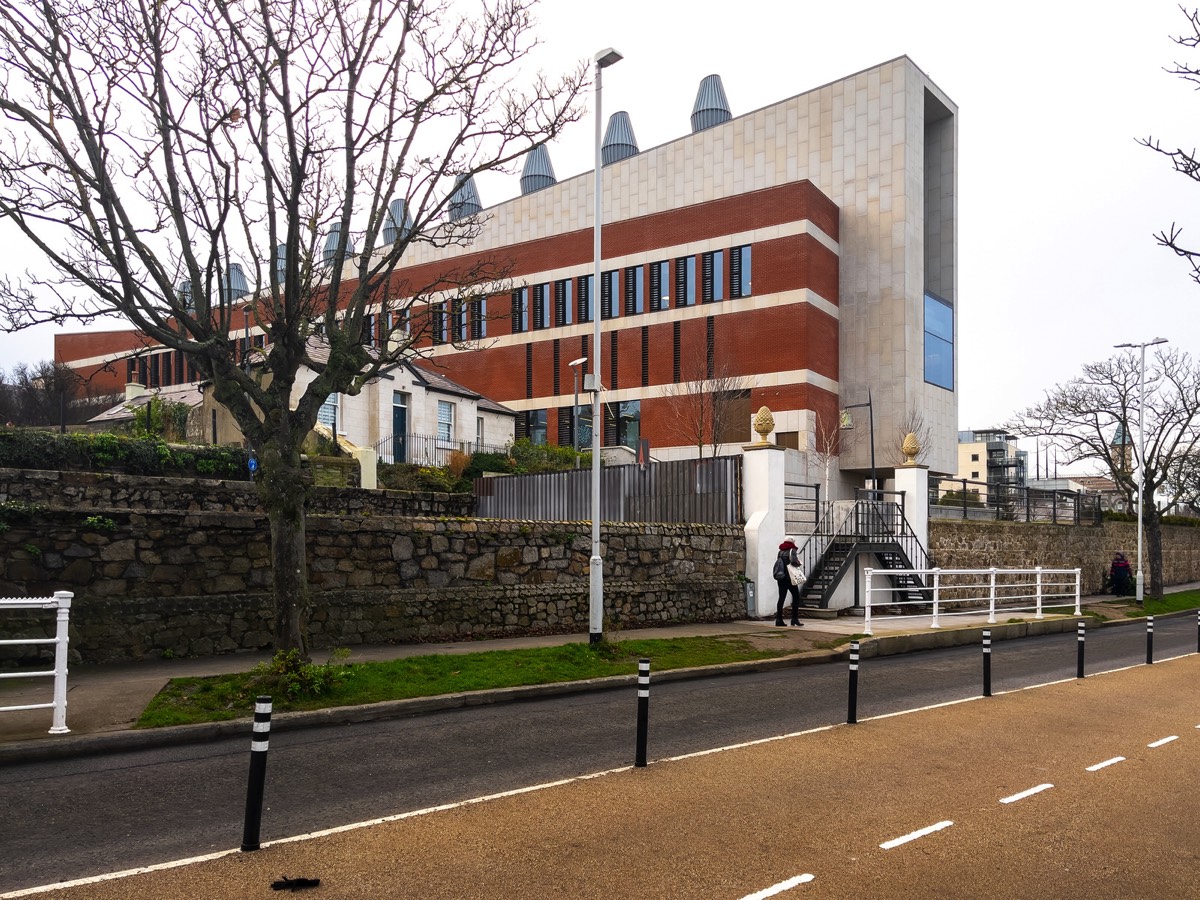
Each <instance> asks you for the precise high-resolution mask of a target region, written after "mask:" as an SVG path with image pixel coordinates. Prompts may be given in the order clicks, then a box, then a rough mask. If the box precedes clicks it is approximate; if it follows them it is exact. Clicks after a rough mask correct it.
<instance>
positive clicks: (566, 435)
mask: <svg viewBox="0 0 1200 900" xmlns="http://www.w3.org/2000/svg"><path fill="white" fill-rule="evenodd" d="M572 412H573V410H572V409H571V407H569V406H560V407H559V408H558V446H560V447H571V446H573V445H574V443H575V442H574V441H573V440H572V438H571V414H572Z"/></svg>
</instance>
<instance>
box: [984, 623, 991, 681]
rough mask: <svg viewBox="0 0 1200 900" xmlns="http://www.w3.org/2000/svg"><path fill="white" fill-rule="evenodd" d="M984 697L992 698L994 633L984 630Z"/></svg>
mask: <svg viewBox="0 0 1200 900" xmlns="http://www.w3.org/2000/svg"><path fill="white" fill-rule="evenodd" d="M983 696H985V697H990V696H992V633H991V631H989V630H988V629H986V628H985V629H984V630H983Z"/></svg>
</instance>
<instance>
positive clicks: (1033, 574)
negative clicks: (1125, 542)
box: [863, 566, 1081, 634]
mask: <svg viewBox="0 0 1200 900" xmlns="http://www.w3.org/2000/svg"><path fill="white" fill-rule="evenodd" d="M866 572H867V590H866V594H867V601H866V613H865V621H864V627H863V633H864V634H871V633H872V632H871V613H872V610H874V609H880V608H883V609H888V610H889V611H892V610H895V613H894V614H898V615H899V616H900V617H902V618H913V619H915V618H926V617H927V616H931V617H932V621H931V622H930V624H929V627H930V628H940V627H941V625H940V623H939V621H938V620H939V618H940V617H941V616H955V615H978V614H979V613H981V612H983V610H984V609H986V610H987V614H988V619H987V620H988V624H989V625H994V624H995V622H996V607H997V605H999V606H1000V608H1001V609H1003V610H1006V611H1010V612H1027V611H1030V610H1032V611H1034V612H1035V613H1036V615H1035V618H1038V619H1041V618H1043V610H1046V609H1052V608H1061V607H1064V606H1072V607H1074V609H1075V613H1074V614H1075V615H1077V616H1078V615H1080V614H1081V610H1080V606H1079V604H1080V597H1079V583H1080V578H1079V573H1080V570H1079V569H1044V568H1042V567H1041V566H1037V567H1036V568H1033V569H998V568H996V567H994V566H993V567H992V568H990V569H939V568H934V569H867V570H866ZM880 575H882V576H883V578H882V579H880V578H877V576H880ZM904 575H916V576H918V577H920V578H921V579H922V581H923V582H924V584H925V587H924V588H919V587H917V586H915V585H905V584H894V583H893V582H892V580H891V578H890V577H889V576H904ZM881 582H882V583H881ZM917 592H919V593H920V594H921V599H919V600H913V599H911V598H910V597H909V595H911V594H913V593H917ZM897 594H900V595H903V598H902V599H896V597H895V595H897ZM944 594H949V597H946V596H943V595H944ZM880 597H884V598H885V599H882V600H881V599H880ZM1025 601H1030V602H1029V603H1026V602H1025ZM947 604H953V608H952V609H945V608H944V607H945V606H946V605H947ZM921 606H929V607H931V610H930V612H928V613H927V612H913V613H906V612H905V611H904V610H905V608H906V607H910V608H911V607H921Z"/></svg>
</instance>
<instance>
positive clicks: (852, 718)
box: [846, 641, 858, 725]
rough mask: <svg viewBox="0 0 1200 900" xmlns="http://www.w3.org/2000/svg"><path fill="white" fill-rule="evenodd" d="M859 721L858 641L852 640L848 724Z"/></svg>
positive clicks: (847, 711)
mask: <svg viewBox="0 0 1200 900" xmlns="http://www.w3.org/2000/svg"><path fill="white" fill-rule="evenodd" d="M857 722H858V641H851V642H850V700H849V703H848V706H847V710H846V724H847V725H854V724H856V723H857Z"/></svg>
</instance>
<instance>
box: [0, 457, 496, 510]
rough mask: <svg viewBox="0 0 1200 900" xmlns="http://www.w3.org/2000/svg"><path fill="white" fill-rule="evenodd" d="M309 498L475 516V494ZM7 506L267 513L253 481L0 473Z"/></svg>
mask: <svg viewBox="0 0 1200 900" xmlns="http://www.w3.org/2000/svg"><path fill="white" fill-rule="evenodd" d="M309 498H310V499H309V509H310V510H311V511H312V512H313V513H316V514H330V515H332V514H338V513H342V514H358V515H364V516H439V515H441V516H469V515H471V514H472V513H473V512H474V497H472V496H471V495H470V494H445V493H422V492H415V491H364V490H359V489H357V488H333V487H310V488H309ZM6 501H19V502H22V503H35V504H37V505H39V506H44V507H47V508H50V509H81V510H82V509H87V510H148V511H157V510H175V511H179V512H232V513H261V512H262V511H263V510H262V506H261V505H260V504H259V501H258V493H257V491H256V489H255V487H254V485H253V484H252V483H251V482H248V481H223V480H216V479H213V480H205V479H196V478H150V477H145V476H139V475H113V474H108V473H105V472H55V471H42V470H40V469H6V468H0V503H3V502H6Z"/></svg>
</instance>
